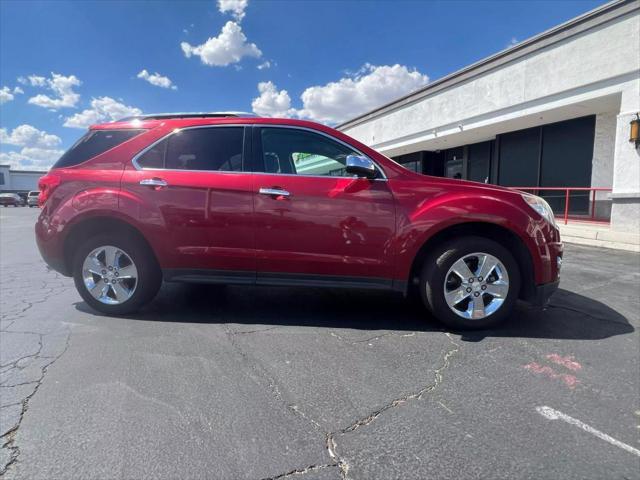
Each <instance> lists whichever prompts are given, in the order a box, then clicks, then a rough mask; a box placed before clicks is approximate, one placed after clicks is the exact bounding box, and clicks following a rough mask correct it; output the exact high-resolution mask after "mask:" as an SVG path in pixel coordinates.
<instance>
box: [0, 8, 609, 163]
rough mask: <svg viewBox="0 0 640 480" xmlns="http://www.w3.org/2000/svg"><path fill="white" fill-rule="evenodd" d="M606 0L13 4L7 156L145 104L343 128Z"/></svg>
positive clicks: (36, 158)
mask: <svg viewBox="0 0 640 480" xmlns="http://www.w3.org/2000/svg"><path fill="white" fill-rule="evenodd" d="M602 3H603V2H602V1H592V0H581V1H572V0H565V1H542V0H540V1H528V2H520V1H506V0H504V1H330V0H325V1H310V0H300V1H268V0H219V1H216V0H199V1H187V0H183V1H180V2H178V1H131V2H125V1H113V2H107V1H70V2H67V1H62V0H57V1H43V2H39V1H28V0H27V1H13V0H2V1H0V102H2V104H1V106H0V127H1V128H2V130H0V135H1V137H0V141H1V143H2V145H1V146H0V163H10V164H12V165H13V166H15V167H18V168H45V167H48V166H50V165H51V163H53V161H54V160H55V158H56V157H57V156H58V155H59V154H60V153H61V152H62V151H63V150H64V149H66V148H68V147H69V146H70V145H71V144H72V143H73V142H74V141H75V140H76V139H77V138H78V137H79V136H80V135H81V134H82V133H83V129H85V128H86V126H87V125H88V124H90V123H93V122H100V121H110V120H113V119H115V118H118V117H119V116H123V115H126V114H130V113H136V112H140V111H142V112H166V111H215V110H242V111H255V112H257V113H259V114H262V115H270V116H284V115H286V116H294V117H301V118H310V119H313V120H317V121H321V122H324V123H329V124H335V123H337V122H340V121H342V120H346V119H348V118H350V117H353V116H355V115H357V114H359V113H362V112H364V111H367V110H369V109H371V108H374V107H375V106H377V105H379V104H382V103H385V102H387V101H389V100H391V99H393V98H396V97H398V96H400V95H402V94H405V93H408V92H409V91H411V90H415V89H416V88H419V87H420V86H422V85H424V84H426V83H427V82H429V81H433V80H437V79H438V78H440V77H442V76H444V75H447V74H449V73H451V72H453V71H455V70H458V69H460V68H462V67H465V66H466V65H469V64H470V63H473V62H475V61H478V60H480V59H482V58H484V57H486V56H488V55H491V54H493V53H496V52H498V51H500V50H503V49H505V48H507V47H508V46H509V45H510V44H512V43H514V42H518V41H522V40H525V39H526V38H528V37H531V36H533V35H535V34H537V33H540V32H542V31H544V30H546V29H548V28H551V27H553V26H555V25H557V24H559V23H562V22H564V21H566V20H569V19H571V18H572V17H575V16H577V15H579V14H582V13H584V12H586V11H588V10H591V9H593V8H595V7H597V6H599V5H601V4H602ZM54 74H55V75H54ZM156 74H158V75H156Z"/></svg>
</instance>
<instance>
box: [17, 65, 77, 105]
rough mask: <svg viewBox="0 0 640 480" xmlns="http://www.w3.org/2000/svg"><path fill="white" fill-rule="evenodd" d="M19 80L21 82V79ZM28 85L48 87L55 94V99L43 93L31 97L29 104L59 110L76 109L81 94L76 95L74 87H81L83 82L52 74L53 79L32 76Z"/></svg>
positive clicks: (72, 76) (70, 77)
mask: <svg viewBox="0 0 640 480" xmlns="http://www.w3.org/2000/svg"><path fill="white" fill-rule="evenodd" d="M21 78H22V77H21ZM18 80H19V81H20V79H18ZM28 84H29V85H31V86H34V87H46V88H48V89H49V90H51V91H52V92H53V93H54V94H55V96H53V97H50V96H48V95H44V94H42V93H41V94H38V95H36V96H35V97H31V98H30V99H29V103H30V104H32V105H37V106H39V107H43V108H48V109H50V110H57V109H59V108H72V107H75V106H76V104H77V103H78V101H79V100H80V94H79V93H76V92H75V91H74V90H73V87H78V86H80V85H81V84H82V82H81V81H80V80H79V79H78V77H76V76H75V75H69V76H68V77H65V76H64V75H60V74H58V73H53V72H52V73H51V78H44V77H39V76H37V75H30V76H29V77H28Z"/></svg>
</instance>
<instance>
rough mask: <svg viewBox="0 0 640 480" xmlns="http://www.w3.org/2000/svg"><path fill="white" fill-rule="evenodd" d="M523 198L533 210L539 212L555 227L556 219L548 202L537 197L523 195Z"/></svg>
mask: <svg viewBox="0 0 640 480" xmlns="http://www.w3.org/2000/svg"><path fill="white" fill-rule="evenodd" d="M522 198H523V199H524V201H525V202H527V204H528V205H529V206H530V207H531V208H533V209H534V210H535V211H536V212H538V213H539V214H540V215H541V216H542V217H543V218H544V219H545V220H546V221H547V222H549V223H550V224H551V225H554V226H555V224H556V219H555V217H554V216H553V210H551V207H550V206H549V204H548V203H547V202H545V201H544V200H543V199H542V198H540V197H537V196H535V195H528V194H524V195H522Z"/></svg>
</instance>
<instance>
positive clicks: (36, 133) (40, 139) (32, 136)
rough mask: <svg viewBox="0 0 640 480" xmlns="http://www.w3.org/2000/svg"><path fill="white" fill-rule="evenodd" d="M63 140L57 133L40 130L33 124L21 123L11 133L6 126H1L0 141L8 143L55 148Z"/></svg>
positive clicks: (19, 145) (20, 145)
mask: <svg viewBox="0 0 640 480" xmlns="http://www.w3.org/2000/svg"><path fill="white" fill-rule="evenodd" d="M61 142H62V140H61V139H60V137H58V136H57V135H52V134H50V133H47V132H45V131H42V130H38V129H37V128H36V127H34V126H32V125H26V124H25V125H20V126H19V127H16V128H14V129H13V130H12V131H11V133H9V132H8V131H7V129H6V128H0V143H3V144H6V145H16V146H18V147H32V148H53V147H56V146H58V145H60V143H61Z"/></svg>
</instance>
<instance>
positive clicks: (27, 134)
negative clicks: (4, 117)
mask: <svg viewBox="0 0 640 480" xmlns="http://www.w3.org/2000/svg"><path fill="white" fill-rule="evenodd" d="M0 143H2V144H5V145H15V146H18V147H22V148H21V149H20V151H15V150H13V151H9V152H2V153H0V163H8V164H9V165H11V167H12V168H22V169H24V168H49V167H50V166H51V165H52V164H53V163H54V162H55V161H56V160H57V159H58V158H59V157H60V155H62V154H63V150H60V149H59V148H57V147H59V146H60V143H62V140H61V139H60V137H58V136H57V135H52V134H49V133H47V132H44V131H42V130H38V129H37V128H35V127H33V126H31V125H20V126H19V127H16V128H14V129H13V130H12V131H11V132H10V133H9V132H8V131H7V130H6V129H5V128H0Z"/></svg>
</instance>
